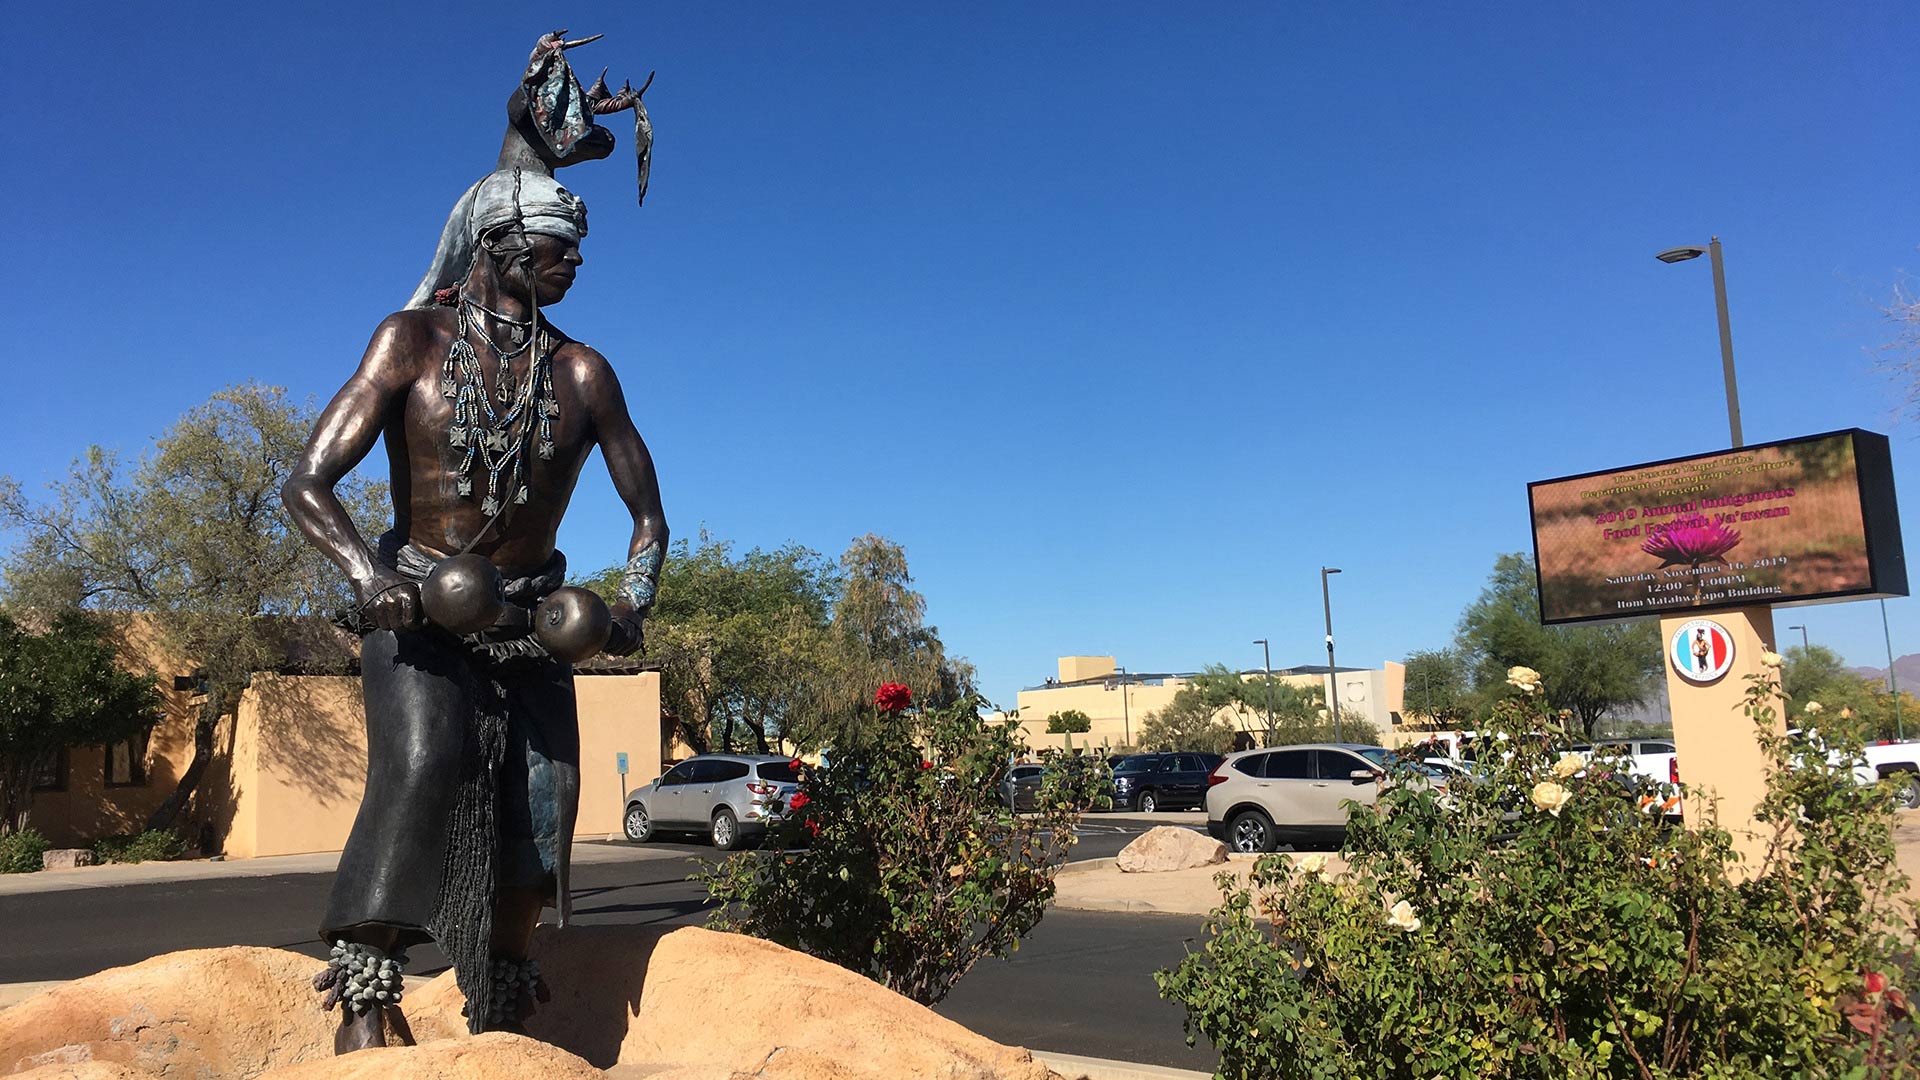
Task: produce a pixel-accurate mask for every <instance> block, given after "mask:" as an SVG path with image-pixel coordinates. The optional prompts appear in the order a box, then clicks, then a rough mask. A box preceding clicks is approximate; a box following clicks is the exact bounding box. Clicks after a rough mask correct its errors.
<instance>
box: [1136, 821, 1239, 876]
mask: <svg viewBox="0 0 1920 1080" xmlns="http://www.w3.org/2000/svg"><path fill="white" fill-rule="evenodd" d="M1226 861H1227V845H1225V844H1223V843H1221V842H1220V841H1218V840H1215V839H1214V838H1213V837H1211V836H1205V835H1202V834H1200V833H1197V832H1194V831H1193V830H1192V829H1182V828H1180V827H1179V826H1177V825H1156V826H1154V827H1153V828H1151V829H1148V830H1147V831H1146V832H1144V833H1141V834H1140V836H1139V838H1138V839H1136V840H1134V842H1133V843H1131V844H1128V845H1127V846H1126V847H1124V848H1121V849H1120V857H1119V858H1118V859H1115V860H1114V864H1115V865H1117V866H1118V867H1120V871H1121V873H1125V874H1154V873H1160V872H1163V871H1167V870H1190V869H1192V868H1194V867H1196V866H1213V865H1216V864H1218V863H1223V862H1226Z"/></svg>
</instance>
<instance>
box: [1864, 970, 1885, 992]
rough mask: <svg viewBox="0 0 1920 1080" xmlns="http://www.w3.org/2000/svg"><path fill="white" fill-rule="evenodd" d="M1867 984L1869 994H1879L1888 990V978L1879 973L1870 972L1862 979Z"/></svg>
mask: <svg viewBox="0 0 1920 1080" xmlns="http://www.w3.org/2000/svg"><path fill="white" fill-rule="evenodd" d="M1861 981H1862V982H1863V983H1865V984H1866V988H1867V993H1869V994H1878V993H1882V992H1884V991H1885V990H1886V989H1887V977H1886V976H1885V975H1882V974H1880V973H1879V972H1877V971H1869V972H1867V973H1866V975H1865V976H1864V977H1863V978H1862V979H1861Z"/></svg>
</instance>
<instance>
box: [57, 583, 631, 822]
mask: <svg viewBox="0 0 1920 1080" xmlns="http://www.w3.org/2000/svg"><path fill="white" fill-rule="evenodd" d="M122 654H123V657H125V658H126V662H127V666H128V667H130V668H132V669H134V670H142V671H144V670H151V671H153V672H154V673H155V674H156V675H157V676H158V677H159V683H160V689H161V694H162V697H163V699H164V707H163V710H162V715H161V718H160V720H159V722H158V723H156V724H155V725H154V727H153V730H152V731H151V733H149V735H148V736H147V737H146V738H145V739H143V740H136V741H133V742H130V743H120V744H117V745H115V746H111V747H101V746H90V747H76V748H74V749H71V750H68V751H67V752H66V753H65V754H64V755H63V757H62V760H61V761H60V762H59V763H58V765H57V767H56V768H55V769H53V770H52V771H51V772H50V773H49V775H48V776H47V777H46V781H47V782H46V783H45V784H44V785H42V786H41V787H39V788H37V789H36V790H35V792H34V797H33V810H32V813H31V815H30V816H29V819H28V824H29V825H30V826H31V827H33V828H35V829H38V830H39V831H40V832H42V833H43V834H45V835H46V837H47V838H48V840H50V841H51V842H52V843H53V844H54V845H55V846H56V847H84V846H87V845H88V844H90V843H92V842H93V841H95V840H97V839H100V838H102V837H106V836H114V835H121V834H127V833H137V832H139V831H140V830H141V829H142V828H143V827H144V825H145V822H146V820H147V817H148V815H150V814H151V813H153V811H154V810H155V809H157V808H158V807H159V806H160V804H161V803H162V802H164V801H165V800H166V798H167V796H168V795H170V794H172V793H173V791H174V788H175V786H176V785H177V784H178V782H179V779H180V776H181V774H182V773H183V772H184V771H185V770H186V768H187V765H188V763H189V762H191V760H192V758H193V729H194V721H195V718H196V716H197V715H198V713H199V702H200V698H199V697H198V695H197V694H196V692H195V690H194V682H195V680H194V679H193V673H192V667H191V666H190V665H187V664H185V663H183V662H180V661H178V660H176V659H172V658H170V657H168V655H167V653H166V651H165V650H164V649H163V648H161V647H159V646H158V645H157V643H156V641H155V637H154V635H153V634H151V632H150V630H149V628H146V627H143V626H141V625H140V623H139V621H138V620H135V621H133V622H132V623H130V624H129V626H128V628H127V630H126V633H125V634H124V639H123V643H122ZM574 692H575V695H576V696H577V698H578V700H579V708H580V818H579V824H578V826H577V828H576V835H578V836H580V837H582V838H593V837H596V836H604V835H606V834H609V833H612V832H615V831H617V830H618V829H619V827H620V817H621V814H622V812H623V804H624V799H623V798H622V777H621V776H620V774H619V772H618V769H617V765H616V761H617V758H616V755H618V754H622V753H624V754H625V755H626V758H627V775H626V777H625V778H624V786H625V787H626V788H627V789H631V788H634V787H637V786H639V785H641V784H645V783H648V782H650V781H651V780H653V778H654V777H656V776H658V775H660V768H661V764H660V763H661V716H660V674H659V672H657V671H652V670H647V669H646V665H644V664H640V663H636V662H633V661H594V662H590V663H588V664H586V665H583V666H582V667H580V668H578V669H576V673H575V677H574ZM214 747H215V754H214V757H213V764H212V765H211V767H210V768H208V770H207V771H206V773H205V774H204V775H203V776H202V778H201V781H200V784H199V786H198V787H197V788H196V789H195V791H194V793H193V797H192V799H191V800H190V801H189V803H188V804H187V808H186V810H185V812H184V813H182V814H181V816H180V819H179V822H178V823H177V825H178V828H179V830H180V831H181V833H182V834H183V835H185V836H186V837H187V838H188V840H189V841H190V842H196V841H197V842H198V843H199V844H201V845H203V846H210V848H211V849H212V850H217V851H220V852H223V853H224V854H226V855H227V856H229V857H231V858H249V857H254V856H261V855H291V854H297V853H302V852H315V851H337V850H339V849H340V848H341V846H342V845H344V844H345V843H346V838H347V830H348V829H349V828H350V827H351V826H352V824H353V817H354V814H355V812H356V811H358V809H359V807H360V795H361V792H362V791H363V790H364V787H365V783H366V754H367V740H366V720H365V714H364V711H363V709H362V707H361V702H360V679H359V677H358V676H357V675H282V674H276V673H273V672H261V673H259V674H256V675H255V676H254V678H253V684H252V686H250V687H249V688H248V689H247V690H246V692H245V693H244V694H243V695H242V697H241V700H240V704H239V707H238V708H237V709H236V710H235V711H234V712H233V713H232V714H230V715H228V716H224V717H222V718H221V720H220V724H219V728H218V730H217V731H216V732H215V736H214Z"/></svg>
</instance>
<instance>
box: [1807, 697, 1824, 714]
mask: <svg viewBox="0 0 1920 1080" xmlns="http://www.w3.org/2000/svg"><path fill="white" fill-rule="evenodd" d="M1821 709H1822V706H1821V704H1820V703H1819V702H1817V701H1809V702H1807V715H1808V716H1813V715H1815V714H1817V713H1819V712H1820V711H1821Z"/></svg>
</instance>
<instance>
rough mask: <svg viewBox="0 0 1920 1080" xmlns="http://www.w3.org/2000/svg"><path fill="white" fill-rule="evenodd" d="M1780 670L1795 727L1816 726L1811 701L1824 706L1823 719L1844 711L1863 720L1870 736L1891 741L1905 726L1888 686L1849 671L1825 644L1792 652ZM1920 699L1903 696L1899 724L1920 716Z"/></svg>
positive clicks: (1791, 722)
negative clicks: (1808, 707)
mask: <svg viewBox="0 0 1920 1080" xmlns="http://www.w3.org/2000/svg"><path fill="white" fill-rule="evenodd" d="M1785 660H1786V664H1785V665H1784V666H1783V667H1782V668H1781V686H1782V688H1783V689H1784V690H1785V691H1786V694H1787V716H1788V723H1790V724H1812V723H1814V721H1812V720H1811V719H1810V718H1809V717H1808V716H1807V714H1806V707H1807V704H1808V703H1809V702H1815V701H1817V702H1819V703H1820V708H1821V710H1822V713H1821V715H1824V716H1831V715H1837V714H1839V713H1841V712H1845V713H1846V714H1847V716H1848V717H1859V718H1860V719H1861V721H1862V722H1864V723H1865V724H1866V725H1867V730H1868V732H1869V734H1870V736H1871V737H1873V738H1876V739H1891V738H1893V737H1895V735H1896V734H1898V731H1899V728H1900V726H1901V724H1900V722H1899V721H1897V720H1896V718H1895V715H1894V699H1893V696H1892V695H1891V694H1889V693H1888V692H1887V688H1886V683H1885V682H1884V681H1882V680H1880V679H1875V678H1870V677H1868V676H1865V675H1862V674H1860V673H1859V672H1857V671H1854V670H1852V669H1850V668H1848V667H1847V665H1846V661H1844V660H1842V659H1841V658H1840V654H1838V653H1836V652H1834V651H1833V650H1832V649H1829V648H1827V647H1826V646H1824V645H1814V646H1810V647H1809V646H1800V647H1796V648H1792V649H1788V650H1787V651H1786V653H1785ZM1916 709H1920V700H1916V699H1915V698H1914V696H1913V695H1912V694H1909V693H1907V692H1906V691H1904V690H1903V691H1901V693H1900V705H1899V712H1900V717H1899V720H1900V721H1907V722H1911V721H1913V720H1914V719H1915V718H1917V717H1920V712H1916V711H1915V710H1916Z"/></svg>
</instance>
